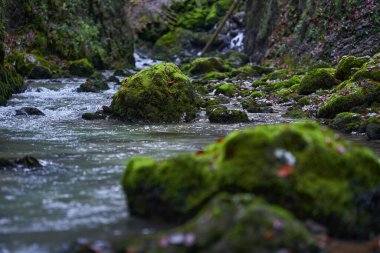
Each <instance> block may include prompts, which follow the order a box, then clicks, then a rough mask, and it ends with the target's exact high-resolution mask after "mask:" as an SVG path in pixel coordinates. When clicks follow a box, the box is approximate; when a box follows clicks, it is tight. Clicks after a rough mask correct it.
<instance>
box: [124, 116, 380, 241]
mask: <svg viewBox="0 0 380 253" xmlns="http://www.w3.org/2000/svg"><path fill="white" fill-rule="evenodd" d="M176 159H178V158H174V159H169V160H167V161H163V162H159V163H158V164H166V165H167V167H166V169H165V171H163V170H161V171H160V170H157V167H156V166H143V163H140V165H139V163H138V162H135V161H141V158H135V159H132V160H131V161H130V162H129V165H128V166H127V168H126V170H125V175H124V180H123V187H124V190H125V192H126V195H127V198H128V199H135V200H136V199H138V201H133V202H130V203H129V205H130V207H131V208H132V209H133V210H135V211H136V210H139V209H142V210H151V212H155V215H150V216H157V217H163V216H165V213H166V212H167V211H168V210H165V213H162V209H158V208H157V201H152V199H151V198H150V196H155V195H157V194H159V195H161V194H160V193H156V192H157V191H158V190H157V189H165V191H170V192H176V193H178V194H176V195H173V197H172V198H173V199H171V200H170V202H174V203H177V205H175V206H174V207H173V208H174V209H173V210H170V212H171V213H181V212H183V209H181V208H182V207H183V205H184V203H186V204H187V205H188V204H189V202H186V200H187V199H188V198H189V197H191V196H193V194H195V193H196V192H202V194H199V193H197V194H196V195H200V196H202V199H203V200H205V199H207V198H209V197H211V196H212V195H213V194H214V193H215V192H216V191H231V192H239V191H244V192H251V193H254V194H256V195H258V196H261V197H264V198H265V199H267V200H268V201H269V202H271V203H275V204H278V205H281V206H283V207H285V208H287V209H289V210H291V211H292V212H293V213H294V214H295V215H296V216H297V217H300V218H311V219H313V220H315V221H317V222H319V223H322V224H324V225H326V226H328V227H329V228H331V229H332V231H331V232H332V233H334V234H339V235H342V234H343V235H345V236H347V235H360V236H366V235H368V234H370V233H372V232H374V233H379V232H380V222H374V221H375V220H378V215H377V214H376V213H378V212H379V211H380V210H379V206H378V205H377V204H376V199H375V198H372V197H371V196H373V192H375V191H376V189H378V187H379V186H380V162H379V159H378V158H377V157H376V156H375V155H374V154H373V153H372V152H371V151H370V150H368V149H366V148H363V147H359V146H355V145H353V144H351V143H349V142H347V141H345V140H343V139H342V138H340V137H339V136H338V135H336V134H335V133H334V132H333V131H330V130H327V129H325V128H321V127H320V126H319V125H318V124H316V123H312V122H305V123H297V124H292V125H272V126H258V127H255V128H252V129H246V130H243V131H236V132H233V133H231V134H230V135H228V136H227V137H226V138H225V139H224V140H218V142H217V143H215V144H211V145H209V146H207V147H206V148H205V149H204V151H200V152H197V153H195V154H193V155H191V156H187V159H186V163H187V164H188V165H191V164H197V165H198V166H199V164H202V166H200V167H202V172H203V173H202V175H203V179H202V180H201V179H199V176H196V178H198V180H197V181H201V182H207V183H206V184H207V185H208V186H207V187H206V188H204V189H203V187H202V188H197V187H194V189H192V190H190V189H189V188H188V189H187V191H184V190H181V189H182V187H183V185H182V184H187V181H188V180H193V179H194V177H189V178H187V179H184V180H183V182H182V184H176V185H173V184H169V183H168V182H169V181H170V180H171V178H173V177H174V178H177V177H178V175H181V173H186V174H187V173H191V172H189V171H187V170H190V171H191V170H195V169H196V168H197V167H196V166H190V167H191V168H190V169H189V168H188V167H189V166H183V165H178V164H176V163H175V160H176ZM191 160H192V161H191ZM151 163H153V162H151ZM141 164H142V165H141ZM205 166H206V167H205ZM185 170H186V171H185ZM207 170H208V172H206V171H207ZM141 171H143V174H142V176H136V175H137V174H138V173H140V172H141ZM159 172H160V173H159ZM158 173H159V176H158V177H153V178H152V177H148V176H147V175H150V174H158ZM210 173H211V174H212V175H213V178H214V179H213V180H212V181H209V180H206V179H205V178H208V176H209V175H210ZM205 175H206V176H207V177H205ZM147 178H148V179H147ZM209 184H211V186H210V185H209ZM133 185H141V187H144V188H143V189H144V191H131V190H129V189H130V187H133ZM190 188H191V187H190ZM210 189H212V190H210ZM215 189H216V190H215ZM141 192H143V194H142V193H141ZM170 198H171V197H170ZM167 201H169V200H167ZM201 202H202V201H197V202H193V204H192V206H187V209H188V210H193V209H194V208H196V207H197V206H198V205H199V203H201ZM158 203H160V202H158ZM170 208H172V206H170ZM134 214H137V215H140V216H146V214H145V213H143V212H134ZM184 216H186V214H184ZM176 218H178V217H176Z"/></svg>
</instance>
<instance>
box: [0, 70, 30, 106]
mask: <svg viewBox="0 0 380 253" xmlns="http://www.w3.org/2000/svg"><path fill="white" fill-rule="evenodd" d="M25 89H26V87H25V85H24V81H23V79H22V77H21V76H20V75H19V74H17V72H16V70H15V68H14V67H13V66H11V65H7V64H5V65H2V64H1V65H0V106H2V105H6V103H7V100H8V99H9V98H10V97H11V96H12V94H13V93H19V92H22V91H24V90H25Z"/></svg>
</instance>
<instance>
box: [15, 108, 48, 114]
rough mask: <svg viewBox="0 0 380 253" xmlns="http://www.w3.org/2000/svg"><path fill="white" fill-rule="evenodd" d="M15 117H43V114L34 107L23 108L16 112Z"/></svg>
mask: <svg viewBox="0 0 380 253" xmlns="http://www.w3.org/2000/svg"><path fill="white" fill-rule="evenodd" d="M16 115H38V116H45V114H44V113H43V112H42V111H40V110H39V109H37V108H35V107H23V108H21V109H19V110H16Z"/></svg>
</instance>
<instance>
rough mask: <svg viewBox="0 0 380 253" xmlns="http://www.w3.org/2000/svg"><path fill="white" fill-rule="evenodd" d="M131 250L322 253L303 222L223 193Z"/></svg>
mask: <svg viewBox="0 0 380 253" xmlns="http://www.w3.org/2000/svg"><path fill="white" fill-rule="evenodd" d="M126 248H127V251H128V252H136V253H145V252H193V253H198V252H199V253H200V252H220V253H227V252H228V253H250V252H262V253H270V252H281V251H282V250H285V249H286V250H287V251H289V252H305V253H307V252H318V247H317V244H316V242H315V240H314V238H313V236H312V235H311V234H310V232H308V231H307V229H306V228H305V226H304V225H303V224H302V222H300V221H298V220H297V219H296V218H294V216H293V215H292V214H291V213H289V212H288V211H286V210H284V209H282V208H281V207H278V206H275V205H270V204H268V203H266V202H265V201H263V200H262V199H260V198H257V197H255V196H253V195H250V194H236V195H229V194H220V195H218V196H217V197H215V198H214V199H213V200H212V201H211V202H210V203H209V204H208V205H207V206H206V207H205V208H204V209H202V211H201V212H200V213H199V214H198V215H197V216H196V217H195V218H194V219H192V220H191V221H189V222H188V223H186V224H185V225H183V226H181V227H179V228H176V229H173V230H171V231H169V232H165V233H161V234H157V235H151V236H146V237H143V238H140V239H137V240H134V241H130V242H129V243H127V245H126Z"/></svg>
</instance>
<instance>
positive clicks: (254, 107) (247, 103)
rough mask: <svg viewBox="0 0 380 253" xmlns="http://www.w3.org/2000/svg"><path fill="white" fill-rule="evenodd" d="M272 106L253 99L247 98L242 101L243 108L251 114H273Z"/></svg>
mask: <svg viewBox="0 0 380 253" xmlns="http://www.w3.org/2000/svg"><path fill="white" fill-rule="evenodd" d="M271 105H272V104H271V103H258V102H256V100H255V99H254V98H252V97H249V98H245V99H243V100H242V101H241V106H242V107H243V109H245V110H247V111H248V112H249V113H272V112H273V108H272V107H271Z"/></svg>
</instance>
